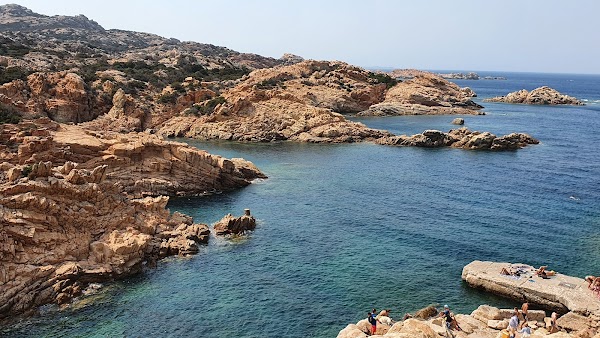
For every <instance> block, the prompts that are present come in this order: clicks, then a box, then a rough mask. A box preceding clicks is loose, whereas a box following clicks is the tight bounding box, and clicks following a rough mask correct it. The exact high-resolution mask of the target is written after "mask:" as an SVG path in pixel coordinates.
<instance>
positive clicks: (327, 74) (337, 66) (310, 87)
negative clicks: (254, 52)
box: [159, 61, 391, 142]
mask: <svg viewBox="0 0 600 338" xmlns="http://www.w3.org/2000/svg"><path fill="white" fill-rule="evenodd" d="M388 79H389V78H388ZM389 80H390V81H391V79H389ZM381 81H382V79H380V78H378V77H376V76H375V75H374V74H373V73H369V72H367V71H365V70H363V69H361V68H358V67H354V66H351V65H348V64H346V63H343V62H328V61H303V62H300V63H297V64H294V65H291V66H285V67H277V68H272V69H259V70H256V71H254V72H252V73H251V74H250V75H249V76H248V77H247V78H246V79H244V80H243V81H242V82H240V83H239V84H238V85H237V86H235V87H234V88H232V89H229V90H226V91H224V92H223V93H222V99H221V100H220V103H217V104H215V105H213V106H212V109H211V110H209V111H206V110H203V111H204V112H203V113H202V114H204V115H202V114H198V116H197V117H196V116H180V117H175V118H173V119H171V120H169V121H167V122H166V123H165V124H164V127H162V128H161V129H160V130H159V133H160V134H163V135H166V136H185V137H192V138H199V139H223V140H236V141H254V142H256V141H258V142H264V141H277V140H293V141H300V142H354V141H361V140H366V139H375V138H379V137H381V136H386V135H389V133H387V132H383V131H379V130H374V129H369V128H367V127H365V126H364V125H363V124H360V123H355V122H350V121H348V120H346V119H345V118H344V116H343V115H342V113H356V112H359V111H362V110H364V109H367V108H368V107H370V106H371V105H373V104H375V103H378V102H380V101H382V100H383V98H384V94H385V91H386V88H387V87H386V84H385V83H382V82H381Z"/></svg>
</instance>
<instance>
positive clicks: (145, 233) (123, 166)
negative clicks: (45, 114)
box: [0, 118, 265, 318]
mask: <svg viewBox="0 0 600 338" xmlns="http://www.w3.org/2000/svg"><path fill="white" fill-rule="evenodd" d="M0 148H1V149H2V153H1V155H0V162H1V164H0V166H1V167H2V174H1V175H0V223H1V225H2V226H1V227H0V253H1V255H0V263H1V264H0V291H1V292H0V294H1V298H0V304H2V305H1V306H0V318H4V317H6V316H10V315H14V314H18V313H24V312H27V311H29V310H31V309H35V307H37V306H40V305H43V304H46V303H52V302H55V303H58V304H62V303H65V302H68V301H69V300H70V299H71V298H72V297H75V296H78V295H79V294H81V292H82V290H83V289H84V288H85V286H86V285H87V284H88V283H90V282H96V281H105V280H111V279H115V278H121V277H124V276H128V275H131V274H134V273H137V272H139V271H140V270H141V268H142V267H143V266H144V264H146V263H148V262H150V263H152V262H154V261H155V260H157V259H160V258H162V257H165V256H167V255H174V254H175V255H176V254H182V255H185V254H192V253H195V252H197V251H198V248H197V244H198V243H205V242H206V241H207V240H208V233H209V229H208V227H207V226H206V225H204V224H194V223H193V221H192V218H191V217H188V216H185V215H182V214H179V213H174V214H171V213H170V212H169V211H168V210H167V209H166V204H167V202H168V197H167V196H174V195H193V194H203V193H209V192H211V191H213V192H214V191H223V190H232V189H235V188H239V187H243V186H245V185H248V184H250V182H251V180H253V179H255V178H258V177H265V176H264V175H263V174H262V173H261V172H260V171H259V170H258V169H256V167H254V165H252V164H251V163H250V162H247V161H244V160H242V159H232V160H228V159H225V158H222V157H220V156H215V155H210V154H208V153H206V152H204V151H201V150H198V149H195V148H192V147H189V146H187V145H186V144H184V143H176V142H167V141H164V140H162V139H161V138H159V137H157V136H155V135H149V134H144V133H133V134H116V133H111V132H105V133H102V132H96V133H93V132H90V131H88V130H85V129H83V128H82V127H80V126H73V125H64V124H59V123H56V122H53V121H51V120H49V119H48V118H42V119H39V120H33V121H27V122H21V123H19V124H16V125H11V124H5V125H2V129H1V132H0Z"/></svg>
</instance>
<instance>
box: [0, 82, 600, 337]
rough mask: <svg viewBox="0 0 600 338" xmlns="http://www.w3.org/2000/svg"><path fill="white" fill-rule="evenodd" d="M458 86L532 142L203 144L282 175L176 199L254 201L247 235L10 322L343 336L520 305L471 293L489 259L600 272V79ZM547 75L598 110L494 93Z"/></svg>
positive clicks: (84, 328)
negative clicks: (466, 271)
mask: <svg viewBox="0 0 600 338" xmlns="http://www.w3.org/2000/svg"><path fill="white" fill-rule="evenodd" d="M479 74H480V76H503V77H505V78H506V80H455V82H456V83H457V84H458V85H460V86H463V87H464V86H468V87H470V88H472V89H473V90H475V92H476V93H477V94H478V96H477V97H476V98H475V101H476V102H478V103H480V104H482V105H483V106H484V107H485V108H484V109H483V111H485V113H486V114H485V115H481V116H471V115H467V116H460V117H463V118H464V119H465V126H466V127H468V128H469V129H472V130H478V131H490V132H492V133H494V134H496V135H504V134H508V133H511V132H524V133H528V134H530V135H532V136H533V137H535V138H537V139H539V140H540V141H541V143H540V144H539V145H532V146H529V147H527V148H524V149H521V150H518V151H506V152H489V151H469V150H461V149H424V148H411V147H391V146H381V145H375V144H372V143H357V144H295V143H288V142H281V143H268V144H265V143H261V144H247V143H232V142H199V141H195V140H184V141H186V142H188V143H189V144H191V145H194V146H196V147H198V148H201V149H206V150H207V151H209V152H211V153H215V154H219V155H222V156H225V157H243V158H245V159H247V160H250V161H252V162H254V163H255V164H256V165H257V166H258V167H259V168H260V169H261V170H262V171H263V172H264V173H265V174H266V175H268V177H269V178H268V179H265V180H258V181H255V182H254V183H253V184H252V185H250V186H248V187H246V188H243V189H240V190H237V191H234V192H223V193H220V194H214V195H211V196H202V197H184V198H172V199H171V200H170V202H169V205H168V207H169V209H170V210H171V211H180V212H183V213H186V214H189V215H191V216H193V217H194V220H195V221H196V222H201V223H206V224H212V223H214V222H216V221H218V220H219V219H220V218H221V217H223V216H224V215H225V214H227V213H232V214H234V215H241V214H243V212H244V209H245V208H249V209H250V210H251V212H252V214H253V215H254V217H256V219H257V222H258V226H257V228H256V230H255V231H254V232H252V233H250V234H249V235H247V236H244V237H241V238H237V239H233V240H231V239H222V238H216V237H214V236H211V238H210V243H209V244H208V245H206V246H203V247H201V250H200V253H199V254H198V255H195V256H192V257H187V258H180V257H171V258H168V259H165V260H163V261H160V262H159V263H158V266H157V267H155V268H148V269H146V271H145V272H144V273H142V274H140V275H137V276H134V277H131V278H127V279H125V280H122V281H118V282H113V283H106V284H104V285H103V287H102V288H101V289H100V291H99V292H98V293H96V294H94V295H91V296H87V297H83V298H81V299H80V300H78V301H76V302H75V303H74V304H73V305H71V306H69V307H67V308H63V309H58V308H57V307H56V306H45V307H43V308H42V309H41V311H40V314H39V315H36V316H34V317H29V318H25V319H21V320H19V321H17V322H16V323H14V324H12V325H11V326H8V327H4V328H2V329H1V330H0V336H6V337H335V336H336V335H337V333H338V332H339V331H340V330H341V329H343V328H344V327H345V326H346V325H347V324H349V323H356V322H357V321H359V320H361V319H362V318H365V317H366V314H367V312H368V311H369V310H371V309H372V308H376V309H377V310H380V309H384V308H386V309H391V317H392V318H394V319H401V317H402V316H403V315H404V314H405V313H407V312H414V311H416V310H418V309H420V308H423V307H425V306H428V305H430V304H433V305H436V306H443V305H445V304H447V305H449V306H450V308H451V309H452V310H453V311H454V312H457V313H470V312H471V311H473V310H474V309H476V308H477V307H478V306H479V305H480V304H490V305H493V306H498V307H513V306H518V305H520V304H517V303H515V302H513V301H510V300H506V299H503V298H500V297H498V296H494V295H491V294H488V293H485V292H482V291H479V290H475V289H472V288H470V287H469V286H468V285H466V284H465V283H464V282H463V281H462V280H461V272H462V268H463V267H464V266H465V265H466V264H468V263H470V262H471V261H473V260H491V261H501V262H514V263H517V262H518V263H525V264H531V265H534V266H539V265H548V266H549V269H553V270H556V271H558V272H560V273H564V274H569V275H573V276H579V277H584V276H585V275H587V274H594V275H598V274H600V264H599V263H598V262H600V194H599V192H600V151H599V149H600V148H599V146H600V75H575V74H534V73H503V72H479ZM542 85H547V86H550V87H552V88H555V89H557V90H558V91H560V92H562V93H565V94H568V95H571V96H575V97H577V98H579V99H582V100H584V101H585V102H586V103H587V105H585V106H561V107H550V106H529V105H513V104H503V103H483V102H482V100H483V99H485V98H489V97H493V96H497V95H505V94H507V93H509V92H512V91H516V90H520V89H523V88H525V89H528V90H531V89H534V88H537V87H540V86H542ZM455 117H457V116H401V117H364V118H352V120H355V121H359V122H362V123H364V124H366V125H367V126H369V127H373V128H380V129H386V130H389V131H391V132H393V133H395V134H416V133H421V132H423V131H424V130H427V129H438V130H442V131H448V130H450V129H452V128H456V126H454V125H451V121H452V119H454V118H455Z"/></svg>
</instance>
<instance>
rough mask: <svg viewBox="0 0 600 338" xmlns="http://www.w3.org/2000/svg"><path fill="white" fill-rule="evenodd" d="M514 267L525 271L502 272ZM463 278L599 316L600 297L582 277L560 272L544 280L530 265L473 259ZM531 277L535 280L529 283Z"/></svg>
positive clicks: (506, 293)
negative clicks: (517, 274) (518, 273)
mask: <svg viewBox="0 0 600 338" xmlns="http://www.w3.org/2000/svg"><path fill="white" fill-rule="evenodd" d="M511 267H515V269H516V268H517V267H518V268H519V269H521V270H523V272H522V273H521V275H522V276H506V275H503V274H501V273H500V270H501V269H502V268H506V269H509V270H510V269H511ZM513 277H514V278H513ZM462 279H463V280H465V281H466V282H467V283H468V284H469V285H471V286H472V287H476V288H481V289H485V290H487V291H489V292H493V293H496V294H499V295H501V296H504V297H507V298H511V299H515V300H519V301H522V300H523V299H525V300H527V301H528V302H530V303H532V304H537V305H539V306H541V307H543V308H546V309H552V310H555V311H558V312H562V313H564V312H568V311H572V312H575V313H579V314H582V315H589V314H592V313H594V314H597V315H598V316H600V299H598V298H597V297H594V295H593V292H592V291H591V290H589V289H588V288H587V284H586V282H585V281H584V280H583V279H581V278H576V277H571V276H567V275H563V274H560V273H557V274H556V276H553V277H551V278H549V279H542V278H541V277H538V276H537V275H536V274H535V269H534V268H533V267H531V266H528V265H524V264H514V265H513V264H510V263H500V262H484V261H473V262H471V263H469V264H467V265H466V266H465V267H464V268H463V272H462ZM530 279H531V280H533V281H534V282H529V280H530Z"/></svg>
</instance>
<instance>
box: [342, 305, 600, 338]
mask: <svg viewBox="0 0 600 338" xmlns="http://www.w3.org/2000/svg"><path fill="white" fill-rule="evenodd" d="M417 312H421V311H417ZM436 312H437V310H436ZM512 314H513V309H498V308H496V307H492V306H489V305H481V306H479V307H478V308H477V309H475V310H474V311H473V312H472V313H471V314H455V318H456V321H457V322H458V324H459V326H460V328H461V330H457V329H456V328H453V330H452V333H451V334H452V335H453V336H455V337H457V338H499V337H502V336H501V331H502V330H503V329H506V327H507V326H508V322H509V319H510V317H511V316H512ZM519 320H520V321H521V322H522V321H523V317H522V316H521V315H519ZM557 322H558V327H559V331H558V332H556V333H553V334H549V323H550V318H549V316H547V315H546V312H545V311H543V310H537V309H530V310H529V311H528V322H527V323H528V325H529V326H530V327H531V329H532V335H531V337H554V338H560V337H563V338H583V337H590V338H591V337H593V338H596V337H599V336H600V317H599V316H596V315H589V316H581V315H577V314H574V313H572V312H569V313H567V314H565V315H563V316H560V317H559V319H558V321H557ZM368 336H371V335H370V324H369V323H368V322H367V320H366V319H363V320H360V321H359V322H358V323H356V324H349V325H348V326H346V327H345V328H344V329H342V330H341V331H340V332H339V334H338V336H337V337H338V338H364V337H368ZM448 336H449V334H448V333H447V331H446V328H445V322H444V321H443V320H442V318H440V317H439V316H433V317H427V318H424V319H417V318H410V319H406V320H404V321H397V322H395V323H393V325H392V326H389V325H386V324H381V323H378V325H377V332H376V335H375V336H371V337H382V338H438V337H448ZM517 337H521V335H517Z"/></svg>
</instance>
